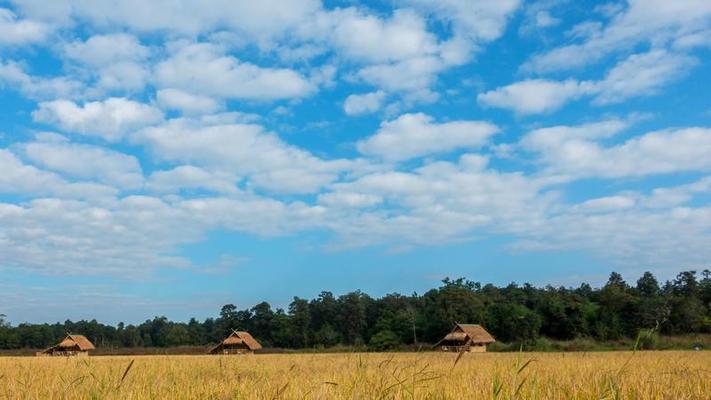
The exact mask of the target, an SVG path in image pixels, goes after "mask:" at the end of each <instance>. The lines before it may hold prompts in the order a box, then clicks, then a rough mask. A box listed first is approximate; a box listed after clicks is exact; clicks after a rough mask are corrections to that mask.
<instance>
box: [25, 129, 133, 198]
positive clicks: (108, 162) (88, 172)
mask: <svg viewBox="0 0 711 400" xmlns="http://www.w3.org/2000/svg"><path fill="white" fill-rule="evenodd" d="M20 147H21V148H22V151H23V153H24V155H25V156H26V157H27V159H28V160H30V161H32V162H33V163H34V164H36V165H39V166H41V167H43V168H45V169H49V170H53V171H56V172H60V173H62V174H65V175H69V176H71V177H74V178H79V179H82V180H87V179H88V180H96V181H98V182H100V183H102V184H108V185H111V186H116V187H119V188H125V189H137V188H140V187H141V185H142V184H143V172H142V171H141V165H140V164H139V162H138V160H137V159H136V157H133V156H130V155H127V154H123V153H119V152H116V151H112V150H109V149H105V148H103V147H97V146H90V145H85V144H78V143H69V142H56V141H52V142H42V141H40V142H30V143H26V144H23V145H21V146H20Z"/></svg>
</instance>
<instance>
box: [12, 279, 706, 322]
mask: <svg viewBox="0 0 711 400" xmlns="http://www.w3.org/2000/svg"><path fill="white" fill-rule="evenodd" d="M706 270H708V269H685V270H679V271H677V274H678V273H681V272H686V271H693V272H696V276H697V278H701V276H700V274H702V273H703V272H704V271H706ZM615 272H616V271H611V272H610V274H613V273H615ZM645 272H649V271H644V272H641V273H640V274H639V276H637V277H630V279H628V278H627V277H625V276H622V278H623V279H624V281H625V282H626V283H627V285H629V286H630V287H632V288H634V287H635V285H636V283H637V280H638V279H639V278H640V277H641V276H642V274H643V273H645ZM610 274H608V275H607V277H606V278H605V279H604V280H603V281H602V282H600V283H598V284H595V283H591V282H586V281H580V282H579V283H578V284H577V285H554V284H550V283H547V284H533V283H531V282H515V281H510V282H508V283H505V284H494V283H492V282H479V281H475V280H470V279H467V278H466V277H457V278H453V277H445V278H443V279H441V280H439V281H438V282H437V283H436V284H435V283H434V282H433V285H432V286H431V287H429V288H426V289H424V290H422V291H410V292H409V293H407V292H402V291H391V292H387V293H380V294H373V293H369V292H366V291H362V290H360V289H354V290H350V291H344V292H334V291H331V290H327V289H324V290H320V291H318V292H316V293H314V294H313V295H310V296H290V297H289V301H288V302H286V303H281V304H275V303H271V302H269V301H267V300H262V301H256V302H255V303H253V304H244V305H235V304H234V303H230V302H227V303H224V304H221V305H219V306H218V307H216V308H215V310H214V314H212V315H203V316H196V315H193V316H189V317H186V318H181V319H175V318H171V317H170V316H168V315H160V314H156V315H152V316H150V317H146V318H143V319H140V320H133V321H131V320H129V321H126V320H115V321H106V320H101V319H99V318H96V317H83V318H78V319H72V318H64V319H60V320H56V321H50V320H43V321H13V320H12V318H10V316H9V315H5V314H3V313H1V312H0V315H4V317H3V320H4V321H5V322H6V323H9V324H10V325H13V326H17V325H18V324H21V323H29V324H50V325H54V324H62V323H65V322H67V321H71V322H73V323H76V322H79V321H92V320H96V321H97V322H98V323H100V324H104V325H108V326H113V327H116V326H118V324H119V323H123V324H125V325H139V324H141V323H143V322H146V321H150V320H153V319H154V318H159V317H166V318H167V319H168V320H169V321H172V322H176V323H187V322H189V321H190V320H191V319H195V320H197V321H199V322H202V321H205V320H207V319H211V318H212V319H219V315H220V311H219V310H220V309H221V308H222V307H223V306H225V305H235V306H236V308H237V309H238V310H250V309H252V308H253V307H254V306H256V305H257V304H259V303H262V302H266V303H268V304H269V305H270V306H271V308H272V310H273V311H275V312H276V311H277V310H283V311H285V312H286V311H288V305H289V303H290V302H291V301H293V299H294V297H298V298H300V299H305V300H307V301H312V300H314V299H316V298H317V297H318V295H319V294H321V293H323V292H330V293H332V294H333V295H334V296H335V297H336V298H338V297H340V296H342V295H346V294H349V293H354V292H361V293H363V294H365V295H367V296H370V297H371V298H373V299H382V298H383V297H384V296H387V295H402V296H422V295H424V294H425V293H426V292H427V291H429V290H435V289H438V288H440V287H442V286H443V284H444V280H445V279H449V280H450V281H456V280H458V279H463V280H464V281H465V282H473V283H479V284H480V285H481V287H484V286H486V285H494V286H495V287H497V288H499V289H502V288H505V287H508V286H509V285H512V284H513V285H516V286H518V287H522V286H524V285H531V286H533V287H534V288H537V289H546V288H547V287H548V286H551V287H553V288H556V289H558V288H565V289H568V290H575V289H578V288H580V287H581V286H582V285H583V284H587V285H590V287H591V288H592V289H593V290H601V289H603V288H604V286H605V283H607V279H609V277H610ZM677 274H674V276H673V277H672V278H669V279H663V278H661V277H659V276H656V275H654V274H653V275H654V277H655V278H656V279H657V281H658V283H659V286H660V287H664V285H666V284H667V283H671V282H672V279H673V278H674V277H677V276H678V275H677Z"/></svg>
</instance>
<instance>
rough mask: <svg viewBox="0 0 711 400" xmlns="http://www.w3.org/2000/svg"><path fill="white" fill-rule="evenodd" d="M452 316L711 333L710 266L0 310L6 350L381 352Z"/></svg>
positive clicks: (575, 328)
mask: <svg viewBox="0 0 711 400" xmlns="http://www.w3.org/2000/svg"><path fill="white" fill-rule="evenodd" d="M455 322H463V323H480V324H483V325H484V326H485V327H486V329H487V330H488V331H490V332H491V333H492V334H493V335H494V336H495V337H496V338H497V339H498V340H500V341H503V342H532V341H535V340H536V339H537V338H539V337H547V338H551V339H558V340H568V339H575V338H591V339H595V340H616V339H623V338H630V337H635V336H636V335H637V334H638V333H639V332H640V330H643V329H655V330H657V331H659V332H660V333H663V334H685V333H709V332H711V272H710V271H709V270H704V271H703V272H702V273H701V276H700V277H699V276H697V274H696V272H695V271H686V272H682V273H680V274H678V275H677V277H676V279H674V280H672V281H667V282H666V283H664V284H663V285H660V284H659V283H658V282H657V279H656V278H655V277H654V276H653V275H652V274H651V273H649V272H646V273H644V275H642V277H641V278H639V279H638V280H637V282H636V284H632V285H631V284H628V283H627V282H625V281H624V280H623V278H622V276H621V275H620V274H618V273H615V272H613V273H612V274H611V275H610V279H609V280H608V282H607V284H605V285H604V286H603V287H601V288H592V287H591V286H590V285H588V284H585V283H584V284H582V285H580V287H578V288H565V287H552V286H547V287H545V288H536V287H534V286H532V285H529V284H524V285H522V286H519V285H517V284H515V283H512V284H509V285H508V286H506V287H496V286H494V285H491V284H487V285H484V286H482V285H481V284H480V283H478V282H472V281H468V280H465V279H455V280H451V279H445V280H443V281H442V285H441V286H440V287H439V288H437V289H432V290H430V291H428V292H427V293H425V294H424V295H417V294H413V295H411V296H403V295H400V294H389V295H386V296H384V297H382V298H379V299H375V298H372V297H370V296H368V295H367V294H365V293H362V292H360V291H356V292H352V293H348V294H344V295H342V296H338V297H336V296H334V295H333V294H332V293H331V292H322V293H321V294H320V295H319V296H318V297H317V298H315V299H312V300H306V299H301V298H298V297H295V298H294V300H293V301H292V302H291V304H289V307H288V309H287V310H283V309H280V308H279V309H276V310H274V309H272V307H271V306H270V305H269V304H268V303H266V302H262V303H259V304H257V305H255V306H254V307H252V308H250V309H245V310H239V309H238V308H237V307H235V306H234V305H232V304H227V305H225V306H223V307H222V310H221V311H220V315H219V317H218V318H208V319H206V320H204V321H202V322H200V321H198V320H196V319H194V318H193V319H191V320H190V321H189V322H187V323H184V322H172V321H169V320H168V319H167V318H166V317H155V318H153V319H152V320H147V321H145V322H144V323H142V324H140V325H125V324H124V323H119V324H118V325H117V326H115V327H114V326H109V325H104V324H101V323H99V322H97V321H96V320H92V321H79V322H72V321H66V322H64V323H56V324H52V325H50V324H19V325H18V326H10V325H9V324H8V323H6V322H5V316H4V315H2V314H0V348H3V349H17V348H43V347H47V346H49V345H50V344H52V343H55V342H57V340H59V339H60V338H62V337H63V336H64V335H65V334H66V333H67V332H71V333H76V334H82V335H85V336H87V337H88V338H89V339H90V340H92V341H93V342H94V344H95V345H97V346H99V347H109V346H112V347H173V346H183V345H192V346H201V345H208V344H210V343H216V342H219V341H220V340H221V339H222V338H224V337H225V336H226V335H227V334H228V333H229V332H230V331H231V330H232V329H238V330H247V331H249V332H250V333H252V335H253V336H254V337H256V338H257V340H259V341H260V342H261V343H262V344H263V345H265V347H282V348H295V349H298V348H312V347H331V346H335V345H357V346H369V347H370V348H372V349H374V350H385V349H389V348H393V347H397V346H401V345H410V344H413V343H434V342H436V341H437V340H439V339H440V338H441V337H442V336H443V335H444V334H445V333H447V332H448V331H449V330H450V329H451V328H452V325H453V324H454V323H455Z"/></svg>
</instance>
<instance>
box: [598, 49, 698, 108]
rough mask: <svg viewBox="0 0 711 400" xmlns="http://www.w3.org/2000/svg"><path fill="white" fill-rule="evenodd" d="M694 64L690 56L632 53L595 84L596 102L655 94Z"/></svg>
mask: <svg viewBox="0 0 711 400" xmlns="http://www.w3.org/2000/svg"><path fill="white" fill-rule="evenodd" d="M694 65H696V60H695V59H694V58H692V57H689V56H685V55H680V54H673V53H669V52H666V51H663V50H652V51H650V52H648V53H642V54H633V55H631V56H630V57H629V58H627V59H626V60H623V61H622V62H620V63H619V64H617V65H616V66H615V67H614V68H612V69H611V70H610V71H609V72H608V73H607V75H606V76H605V79H603V80H602V81H601V82H599V83H598V89H597V90H598V91H599V92H600V94H599V95H598V96H597V97H596V98H595V102H596V103H597V104H608V103H619V102H621V101H623V100H626V99H628V98H630V97H636V96H647V95H652V94H656V93H657V92H659V90H660V89H661V88H662V87H663V86H665V85H667V84H669V82H671V81H673V80H676V79H679V77H680V76H682V75H683V74H685V73H686V72H687V71H688V70H689V69H690V68H691V67H693V66H694Z"/></svg>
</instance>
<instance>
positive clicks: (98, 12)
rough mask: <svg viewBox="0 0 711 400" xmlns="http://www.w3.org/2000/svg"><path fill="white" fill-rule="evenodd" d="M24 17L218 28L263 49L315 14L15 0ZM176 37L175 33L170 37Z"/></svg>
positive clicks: (214, 1)
mask: <svg viewBox="0 0 711 400" xmlns="http://www.w3.org/2000/svg"><path fill="white" fill-rule="evenodd" d="M17 3H18V7H19V8H20V9H21V10H22V11H23V13H24V14H26V15H28V16H31V17H33V18H37V19H40V20H46V21H50V22H53V23H61V24H70V23H71V22H72V21H73V20H74V21H77V22H78V21H81V22H84V23H89V24H90V25H93V26H95V27H99V28H114V29H116V28H118V29H116V30H121V28H127V29H130V30H133V31H137V32H157V33H163V32H168V33H173V34H178V35H179V36H180V35H192V36H195V35H198V34H204V33H210V32H214V31H216V30H218V29H220V28H226V29H229V30H234V31H236V32H237V33H239V34H240V35H247V36H248V37H249V39H250V40H251V41H258V42H259V43H262V44H264V45H267V44H269V43H270V42H271V41H272V40H274V39H276V38H279V37H280V36H282V35H283V34H284V33H285V32H286V31H288V30H289V29H292V28H293V27H294V26H296V25H298V24H299V23H301V22H303V21H305V20H307V19H308V18H310V17H311V16H312V15H313V14H314V13H315V12H317V11H318V10H320V8H321V4H320V1H318V0H292V1H288V2H284V1H281V0H264V1H260V2H252V1H237V2H235V1H230V0H204V1H194V0H179V1H173V0H157V1H151V2H145V1H141V0H125V1H121V2H115V1H112V0H55V1H52V2H51V3H52V4H47V2H45V1H41V0H22V1H17ZM169 36H175V35H169Z"/></svg>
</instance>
